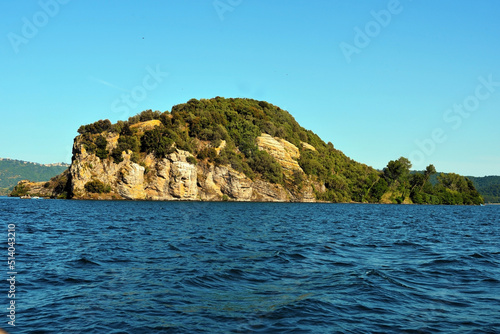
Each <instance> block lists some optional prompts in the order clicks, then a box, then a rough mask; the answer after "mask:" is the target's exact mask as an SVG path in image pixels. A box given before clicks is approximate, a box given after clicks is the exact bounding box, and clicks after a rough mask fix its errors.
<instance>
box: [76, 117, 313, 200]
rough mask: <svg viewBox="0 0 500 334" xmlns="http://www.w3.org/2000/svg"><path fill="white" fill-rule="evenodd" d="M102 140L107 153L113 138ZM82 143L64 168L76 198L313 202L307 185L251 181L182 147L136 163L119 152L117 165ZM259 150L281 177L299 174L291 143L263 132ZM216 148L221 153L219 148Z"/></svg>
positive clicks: (113, 145) (296, 152) (128, 154)
mask: <svg viewBox="0 0 500 334" xmlns="http://www.w3.org/2000/svg"><path fill="white" fill-rule="evenodd" d="M141 125H144V126H147V127H150V126H151V125H152V124H151V122H148V123H146V122H144V124H140V123H139V124H136V125H135V128H141ZM105 138H106V140H107V145H106V146H107V147H106V149H107V150H108V151H112V150H113V149H115V148H116V146H117V135H116V134H107V136H106V137H105ZM83 142H84V140H83V138H82V136H78V137H77V138H76V139H75V141H74V146H73V162H72V164H71V167H70V169H69V174H70V188H71V193H72V198H75V199H129V200H187V201H196V200H203V201H220V200H234V201H280V202H286V201H301V202H313V201H315V196H314V193H313V188H312V186H311V184H308V183H307V184H305V185H304V186H302V187H301V190H300V191H291V190H290V189H287V188H285V186H284V185H283V184H273V183H270V182H266V181H265V180H262V179H261V178H254V179H253V180H252V179H250V178H249V177H248V176H246V175H245V174H244V173H242V172H239V171H237V170H235V169H233V168H232V167H231V166H230V165H216V164H213V163H210V162H208V161H204V160H202V161H197V160H196V159H194V156H193V155H192V154H191V153H189V152H188V151H184V150H181V149H175V150H174V152H172V153H170V154H168V155H167V156H166V157H164V158H157V157H155V155H154V154H151V153H150V154H147V155H145V156H143V157H141V158H139V159H138V160H137V159H135V161H133V160H134V159H133V156H132V152H131V151H123V152H122V159H123V160H122V161H121V162H119V163H116V162H115V161H113V159H111V158H106V159H101V158H99V157H97V155H96V154H95V153H89V152H87V150H86V149H85V145H84V143H83ZM224 144H225V143H224V142H222V143H221V145H220V146H223V145H224ZM258 147H259V149H260V150H265V151H267V152H268V153H269V154H270V155H271V156H273V157H274V158H276V160H277V161H278V163H279V164H280V165H281V166H282V168H283V170H284V171H285V173H286V174H288V175H291V174H292V172H294V171H296V172H299V173H302V174H304V172H303V171H302V169H301V168H300V166H299V164H298V163H297V159H299V157H300V153H299V149H298V148H297V147H296V146H295V145H293V144H291V143H289V142H287V141H286V140H283V139H281V138H274V137H271V136H269V135H267V134H262V135H261V136H259V137H258ZM215 149H216V150H215V151H216V152H220V149H221V147H216V148H215ZM190 157H191V159H190ZM304 177H305V175H304ZM92 183H93V184H101V185H103V191H95V192H94V190H92V189H90V188H89V186H88V185H89V184H92Z"/></svg>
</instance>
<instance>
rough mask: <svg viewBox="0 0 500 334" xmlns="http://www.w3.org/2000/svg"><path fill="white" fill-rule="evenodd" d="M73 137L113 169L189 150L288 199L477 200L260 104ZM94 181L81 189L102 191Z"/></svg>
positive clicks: (219, 102) (107, 125) (192, 104)
mask: <svg viewBox="0 0 500 334" xmlns="http://www.w3.org/2000/svg"><path fill="white" fill-rule="evenodd" d="M78 132H79V133H80V136H79V137H80V139H79V140H80V142H81V143H83V147H84V148H85V150H86V154H94V155H95V156H96V157H98V158H99V159H101V160H106V161H111V162H113V163H115V164H120V163H121V162H122V161H123V159H124V157H125V155H124V153H127V154H128V155H127V157H128V158H129V159H130V160H131V161H132V162H134V163H137V164H139V165H142V166H144V168H145V177H146V178H147V176H148V173H149V172H150V171H151V168H149V167H150V166H149V165H148V164H147V163H146V162H147V159H146V158H147V157H151V156H154V157H155V158H156V159H163V158H166V157H168V156H169V155H171V154H174V153H175V152H188V153H186V154H187V155H188V157H187V158H186V161H187V162H188V163H190V164H192V165H197V164H201V165H202V166H205V165H207V166H208V165H213V166H228V167H230V168H232V169H234V170H235V171H237V172H240V173H242V174H244V175H245V176H246V177H247V178H248V179H250V180H252V181H255V180H263V181H265V182H268V183H270V184H276V185H280V186H282V187H283V188H284V189H286V190H287V191H289V192H290V193H292V194H293V193H298V192H300V191H301V190H302V189H303V188H304V187H311V189H312V191H313V193H314V197H315V200H317V201H328V202H369V203H418V204H425V203H429V204H480V203H483V198H482V197H481V196H480V195H479V193H478V192H477V191H476V189H475V187H474V185H473V183H472V181H471V180H470V179H468V178H465V177H463V176H460V175H457V174H441V175H439V176H438V183H437V184H435V185H433V184H432V183H431V182H430V181H429V180H430V177H431V175H433V174H435V173H436V170H435V168H434V166H432V165H429V166H428V167H427V169H426V170H425V171H422V172H417V173H413V174H412V173H410V168H411V163H410V161H408V159H406V158H403V157H401V158H399V159H397V160H393V161H390V162H389V163H388V164H387V167H386V168H384V170H383V171H377V170H375V169H373V168H372V167H369V166H367V165H365V164H362V163H358V162H356V161H354V160H352V159H350V158H349V157H347V156H346V155H345V154H344V153H342V152H341V151H339V150H337V149H335V147H334V145H333V144H332V143H330V142H328V143H325V142H324V141H323V140H321V138H319V137H318V136H317V135H316V134H315V133H313V132H312V131H310V130H306V129H304V128H303V127H301V126H300V125H299V124H298V123H297V122H296V121H295V119H294V118H293V117H292V116H291V115H290V114H289V113H288V112H287V111H285V110H282V109H280V108H279V107H277V106H274V105H272V104H270V103H268V102H264V101H256V100H252V99H243V98H236V99H233V98H231V99H226V98H221V97H216V98H213V99H202V100H196V99H192V100H190V101H188V102H187V103H184V104H179V105H176V106H174V107H173V108H172V111H171V112H159V111H152V110H146V111H144V112H142V113H140V114H138V115H136V116H133V117H131V118H129V119H128V120H127V121H118V122H117V123H116V124H112V123H111V122H110V121H109V120H100V121H98V122H95V123H92V124H89V125H84V126H81V127H80V128H79V130H78ZM113 136H114V137H113ZM266 136H267V137H266ZM111 137H113V138H115V139H113V140H111V142H113V144H112V145H110V143H111V142H110V138H111ZM263 138H264V139H263ZM273 138H274V139H273ZM263 140H275V141H276V140H278V141H279V142H280V143H281V144H283V145H285V146H286V145H288V144H291V145H289V146H290V147H292V146H293V147H295V148H296V149H297V154H296V155H293V154H292V155H293V159H292V160H291V161H289V162H288V163H293V162H295V161H293V160H296V163H297V164H298V166H297V168H294V167H293V166H291V167H290V168H289V166H288V165H286V164H284V162H283V159H282V157H281V156H280V154H281V155H282V152H281V151H279V152H278V151H275V150H274V149H273V147H272V146H273V145H274V144H269V145H267V146H266V145H264V144H263ZM287 143H288V144H287ZM95 181H96V182H94V183H93V184H90V185H88V187H86V189H87V190H89V191H90V190H91V191H95V192H105V191H106V190H109V189H106V185H105V184H102V183H103V182H97V181H98V180H95ZM199 182H200V181H199ZM199 182H198V183H199ZM96 187H97V189H95V188H96ZM226 199H227V196H226ZM229 199H231V198H230V197H229Z"/></svg>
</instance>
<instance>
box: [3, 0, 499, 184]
mask: <svg viewBox="0 0 500 334" xmlns="http://www.w3.org/2000/svg"><path fill="white" fill-rule="evenodd" d="M0 12H1V13H2V20H1V22H0V29H1V30H0V35H1V36H2V38H1V39H0V73H1V77H2V80H0V108H1V121H0V143H1V144H0V157H4V158H13V159H21V160H28V161H35V162H41V163H52V162H60V161H64V162H70V159H71V146H72V142H73V138H74V137H75V136H76V135H77V132H76V130H77V129H78V127H79V126H80V125H82V124H88V123H92V122H94V121H97V120H99V119H106V118H107V119H110V120H111V121H112V122H116V121H117V120H119V119H127V118H128V117H130V116H133V115H135V114H137V113H139V112H140V111H142V110H146V109H153V110H160V111H165V110H170V109H171V107H172V106H173V105H176V104H179V103H183V102H186V101H188V100H189V99H191V98H198V99H199V98H211V97H215V96H223V97H248V98H254V99H258V100H266V101H268V102H270V103H273V104H275V105H277V106H279V107H281V108H283V109H286V110H288V111H289V112H290V113H291V114H292V115H293V116H294V117H295V119H296V120H297V121H298V122H299V123H300V124H301V125H302V126H304V127H305V128H307V129H311V130H312V131H314V132H316V133H317V134H318V135H320V136H321V137H322V138H323V139H324V140H325V141H331V142H332V143H333V144H334V146H335V147H336V148H337V149H340V150H342V151H343V152H344V153H345V154H346V155H347V156H349V157H351V158H353V159H355V160H357V161H360V162H363V163H366V164H368V165H371V166H373V167H375V168H379V169H381V168H383V167H384V166H385V165H387V162H388V161H389V160H394V159H397V158H399V157H400V156H405V157H407V158H409V159H410V160H411V161H412V162H413V167H414V168H415V169H424V168H425V166H427V165H428V164H431V163H432V164H434V165H435V166H436V168H437V170H438V171H444V172H457V173H460V174H464V175H473V176H483V175H500V145H499V143H500V131H499V124H500V66H499V65H500V43H499V40H500V39H499V37H500V20H498V15H499V14H500V2H499V1H496V0H483V1H472V0H470V1H456V0H453V1H451V0H443V1H439V2H437V1H430V0H427V1H424V0H413V1H411V0H400V1H397V0H390V1H375V0H373V1H356V2H354V1H347V0H344V1H337V0H273V1H269V0H185V1H172V0H168V1H167V0H166V1H160V0H144V1H131V0H128V1H127V0H120V1H118V0H116V1H112V0H110V1H97V0H85V1H83V0H40V1H28V0H26V1H2V2H1V3H0Z"/></svg>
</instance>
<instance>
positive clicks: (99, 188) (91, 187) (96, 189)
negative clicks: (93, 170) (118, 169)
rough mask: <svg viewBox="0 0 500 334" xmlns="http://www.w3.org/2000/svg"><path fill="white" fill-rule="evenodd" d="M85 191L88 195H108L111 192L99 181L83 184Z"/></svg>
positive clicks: (108, 187)
mask: <svg viewBox="0 0 500 334" xmlns="http://www.w3.org/2000/svg"><path fill="white" fill-rule="evenodd" d="M84 187H85V190H87V191H88V192H89V193H95V194H102V193H109V192H110V191H111V187H110V186H109V185H107V184H104V183H102V182H101V181H99V180H92V181H89V182H87V183H85V186H84Z"/></svg>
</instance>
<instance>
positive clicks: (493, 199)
mask: <svg viewBox="0 0 500 334" xmlns="http://www.w3.org/2000/svg"><path fill="white" fill-rule="evenodd" d="M468 178H469V179H470V180H471V181H472V182H473V183H474V186H475V187H476V189H477V191H479V193H480V194H481V195H483V198H484V201H485V202H486V203H500V176H483V177H474V176H469V177H468Z"/></svg>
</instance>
